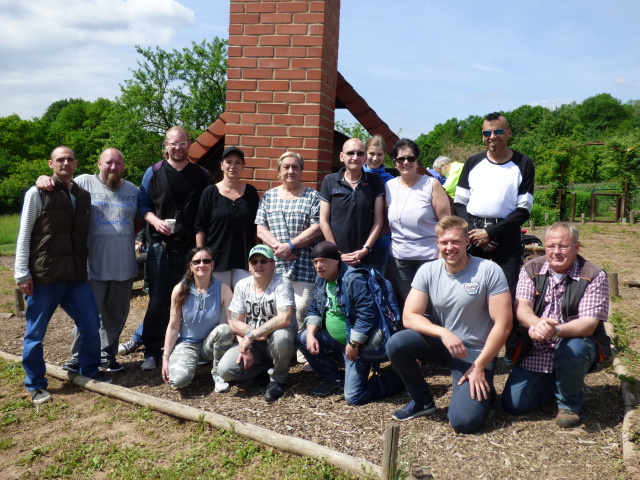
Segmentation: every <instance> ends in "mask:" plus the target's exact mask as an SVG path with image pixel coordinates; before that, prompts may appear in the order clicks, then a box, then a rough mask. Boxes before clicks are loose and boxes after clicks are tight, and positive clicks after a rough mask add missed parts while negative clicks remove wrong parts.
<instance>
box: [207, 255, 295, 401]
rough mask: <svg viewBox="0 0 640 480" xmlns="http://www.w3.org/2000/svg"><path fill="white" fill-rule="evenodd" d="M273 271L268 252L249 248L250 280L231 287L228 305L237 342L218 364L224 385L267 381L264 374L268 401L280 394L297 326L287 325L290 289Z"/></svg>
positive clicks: (290, 312)
mask: <svg viewBox="0 0 640 480" xmlns="http://www.w3.org/2000/svg"><path fill="white" fill-rule="evenodd" d="M275 268H276V265H275V260H274V253H273V250H271V249H270V248H269V247H267V246H266V245H262V244H259V245H256V246H255V247H253V248H252V249H251V251H250V252H249V271H250V272H251V277H248V278H243V279H242V280H240V281H239V282H238V283H237V284H236V288H235V290H234V292H233V300H232V301H231V305H230V306H229V310H230V311H231V318H230V319H229V326H230V327H231V329H232V330H233V332H234V333H235V334H236V337H239V338H240V340H239V342H238V343H237V344H236V345H234V346H233V347H231V348H230V349H229V350H227V352H226V353H225V354H224V356H223V357H222V359H221V360H220V363H219V364H218V374H219V375H220V376H221V377H222V378H223V379H224V380H225V381H227V382H228V381H231V380H246V379H250V378H254V377H258V376H259V375H264V376H265V377H266V374H265V372H266V373H268V376H269V385H268V386H267V390H266V392H265V395H264V398H265V400H266V401H268V402H273V401H275V400H277V399H278V398H280V397H282V395H283V394H284V388H285V383H286V381H287V378H288V377H289V363H290V361H291V357H292V356H293V353H294V351H295V346H294V344H295V342H294V338H295V333H296V330H297V323H296V322H292V319H293V318H294V312H295V306H294V305H295V299H294V295H293V287H292V286H291V282H290V281H289V280H288V279H287V278H285V277H283V276H282V275H280V274H277V273H275Z"/></svg>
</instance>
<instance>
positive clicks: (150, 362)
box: [140, 357, 158, 370]
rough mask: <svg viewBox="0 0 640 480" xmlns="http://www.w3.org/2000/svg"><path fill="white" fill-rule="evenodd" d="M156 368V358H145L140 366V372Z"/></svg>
mask: <svg viewBox="0 0 640 480" xmlns="http://www.w3.org/2000/svg"><path fill="white" fill-rule="evenodd" d="M157 366H158V362H157V360H156V357H146V358H145V359H144V362H142V365H140V370H154V369H155V368H156V367H157Z"/></svg>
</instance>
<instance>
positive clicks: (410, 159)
mask: <svg viewBox="0 0 640 480" xmlns="http://www.w3.org/2000/svg"><path fill="white" fill-rule="evenodd" d="M417 159H418V157H416V156H415V155H409V156H407V157H398V158H396V163H404V162H410V163H413V162H415V161H416V160H417Z"/></svg>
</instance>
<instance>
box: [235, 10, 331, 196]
mask: <svg viewBox="0 0 640 480" xmlns="http://www.w3.org/2000/svg"><path fill="white" fill-rule="evenodd" d="M339 21H340V0H311V1H301V0H274V1H259V0H231V16H230V22H229V48H228V59H229V65H228V70H227V78H228V79H227V102H226V105H227V108H226V113H225V114H224V119H225V121H226V133H225V143H226V145H227V146H238V147H240V148H241V149H242V150H243V151H244V152H245V155H246V158H247V162H246V168H245V177H246V178H247V179H248V180H249V181H250V182H251V183H252V184H253V185H254V186H255V187H256V188H257V189H258V190H260V191H265V190H267V189H269V188H273V187H275V186H277V185H279V184H280V181H279V180H278V179H277V172H276V160H277V158H278V157H279V156H280V155H281V154H282V153H284V152H285V151H286V150H293V151H295V152H298V153H300V154H301V155H302V156H303V158H304V159H305V171H304V176H303V180H304V181H305V182H306V183H307V184H309V185H310V186H311V187H315V188H319V187H320V185H321V183H322V179H323V178H324V176H325V175H326V174H327V173H330V172H331V161H332V157H333V128H334V113H335V103H336V82H337V78H338V71H337V64H338V33H339V32H338V27H339Z"/></svg>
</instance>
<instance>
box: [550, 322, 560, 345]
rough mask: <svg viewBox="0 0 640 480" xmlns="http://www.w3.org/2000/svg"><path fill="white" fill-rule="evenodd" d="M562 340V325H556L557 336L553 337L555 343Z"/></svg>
mask: <svg viewBox="0 0 640 480" xmlns="http://www.w3.org/2000/svg"><path fill="white" fill-rule="evenodd" d="M559 338H560V325H556V334H555V335H554V336H553V337H551V340H553V341H554V342H555V341H556V340H558V339H559Z"/></svg>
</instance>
